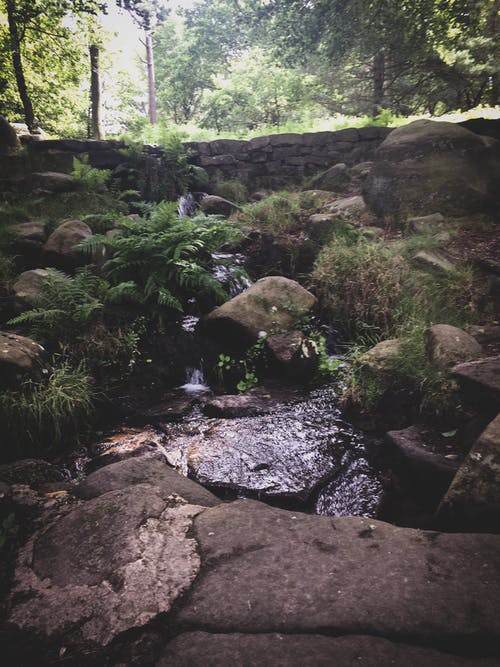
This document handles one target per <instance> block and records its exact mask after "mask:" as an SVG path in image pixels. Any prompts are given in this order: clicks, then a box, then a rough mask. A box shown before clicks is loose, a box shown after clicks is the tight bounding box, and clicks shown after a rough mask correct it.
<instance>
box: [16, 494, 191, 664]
mask: <svg viewBox="0 0 500 667" xmlns="http://www.w3.org/2000/svg"><path fill="white" fill-rule="evenodd" d="M202 509H203V508H201V507H198V506H196V505H187V504H185V503H184V501H182V500H179V499H178V498H172V497H169V496H168V495H167V494H166V493H164V494H162V493H161V492H160V491H159V489H157V488H155V487H153V486H151V485H148V484H141V485H136V486H134V487H131V488H130V489H123V490H118V491H112V492H110V493H107V494H104V495H102V496H99V497H98V498H95V499H93V500H89V501H87V502H86V503H82V504H80V505H78V506H76V507H74V508H72V509H70V510H69V512H68V513H67V514H65V515H63V516H61V517H59V518H57V519H55V520H54V521H53V522H52V523H50V524H49V525H46V526H45V527H44V528H42V529H40V530H39V531H38V532H36V533H35V534H34V535H33V536H32V537H31V538H30V539H29V541H28V542H27V544H26V545H25V546H24V547H23V548H22V549H21V551H20V553H19V557H18V562H17V565H16V571H15V578H14V584H13V589H12V597H11V605H12V606H11V611H10V615H9V619H8V620H9V622H10V624H11V627H14V628H15V629H17V630H18V631H22V632H23V633H24V634H25V636H29V635H30V634H34V635H36V636H39V637H43V638H44V639H43V641H44V642H51V643H52V644H54V643H55V644H56V645H57V643H59V646H65V647H70V648H73V649H75V648H77V649H78V650H81V651H83V653H85V652H86V651H88V650H91V651H92V650H99V649H100V648H102V647H103V646H106V645H108V644H109V643H110V642H112V641H113V640H114V639H115V638H117V637H118V636H119V635H120V634H121V633H123V632H126V631H128V630H131V629H133V628H137V627H141V626H143V625H145V624H147V623H148V622H150V621H152V620H153V619H155V618H156V617H157V616H158V615H159V614H164V613H166V612H168V611H169V610H170V609H171V607H172V605H173V603H174V602H175V600H176V599H177V598H178V597H179V596H180V595H182V593H183V592H184V591H185V590H186V589H188V588H189V586H190V585H191V584H192V582H193V580H194V579H195V577H196V575H197V574H198V570H199V564H200V560H199V556H198V554H197V550H196V542H195V540H194V539H193V538H192V537H190V536H189V535H188V533H189V531H190V530H191V528H192V520H193V517H194V516H195V515H196V514H197V513H198V512H200V511H202ZM46 657H47V656H46ZM47 662H49V661H47ZM47 662H43V664H47ZM40 664H42V663H40Z"/></svg>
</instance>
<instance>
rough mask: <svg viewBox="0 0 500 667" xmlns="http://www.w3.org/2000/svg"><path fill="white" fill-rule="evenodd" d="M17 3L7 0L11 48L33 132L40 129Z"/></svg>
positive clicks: (25, 115)
mask: <svg viewBox="0 0 500 667" xmlns="http://www.w3.org/2000/svg"><path fill="white" fill-rule="evenodd" d="M15 14H16V3H15V0H7V18H8V22H9V39H10V49H11V53H12V65H13V67H14V73H15V75H16V83H17V89H18V91H19V97H20V98H21V102H22V104H23V110H24V120H25V121H26V125H27V126H28V130H29V131H30V132H31V133H33V132H36V131H37V130H38V123H37V122H36V120H35V113H34V111H33V104H32V102H31V98H30V96H29V93H28V89H27V87H26V79H25V78H24V68H23V60H22V57H21V40H20V38H19V29H18V25H17V23H16V16H15Z"/></svg>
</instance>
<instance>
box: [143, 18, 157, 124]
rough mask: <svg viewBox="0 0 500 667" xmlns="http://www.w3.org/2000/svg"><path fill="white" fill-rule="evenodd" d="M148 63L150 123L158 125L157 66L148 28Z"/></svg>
mask: <svg viewBox="0 0 500 667" xmlns="http://www.w3.org/2000/svg"><path fill="white" fill-rule="evenodd" d="M145 32H146V62H147V65H148V99H149V122H150V123H151V125H155V124H156V120H157V117H156V93H155V66H154V60H153V40H152V37H151V30H149V29H147V28H146V31H145Z"/></svg>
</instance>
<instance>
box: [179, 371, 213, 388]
mask: <svg viewBox="0 0 500 667" xmlns="http://www.w3.org/2000/svg"><path fill="white" fill-rule="evenodd" d="M186 379H187V382H186V384H183V385H182V386H181V387H180V389H184V391H185V392H186V393H187V394H196V393H198V392H202V391H210V387H209V386H208V385H207V384H206V382H205V378H204V376H203V371H202V370H200V369H199V368H187V369H186Z"/></svg>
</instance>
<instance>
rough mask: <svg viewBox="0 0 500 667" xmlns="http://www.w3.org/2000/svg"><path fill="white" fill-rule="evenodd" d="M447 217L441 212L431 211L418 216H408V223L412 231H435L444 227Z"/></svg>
mask: <svg viewBox="0 0 500 667" xmlns="http://www.w3.org/2000/svg"><path fill="white" fill-rule="evenodd" d="M444 221H445V218H444V216H443V215H441V213H431V214H430V215H422V216H419V217H416V218H408V220H407V221H406V225H407V226H408V228H409V229H411V231H412V232H416V233H418V232H435V231H439V229H440V228H441V227H442V225H443V223H444Z"/></svg>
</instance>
